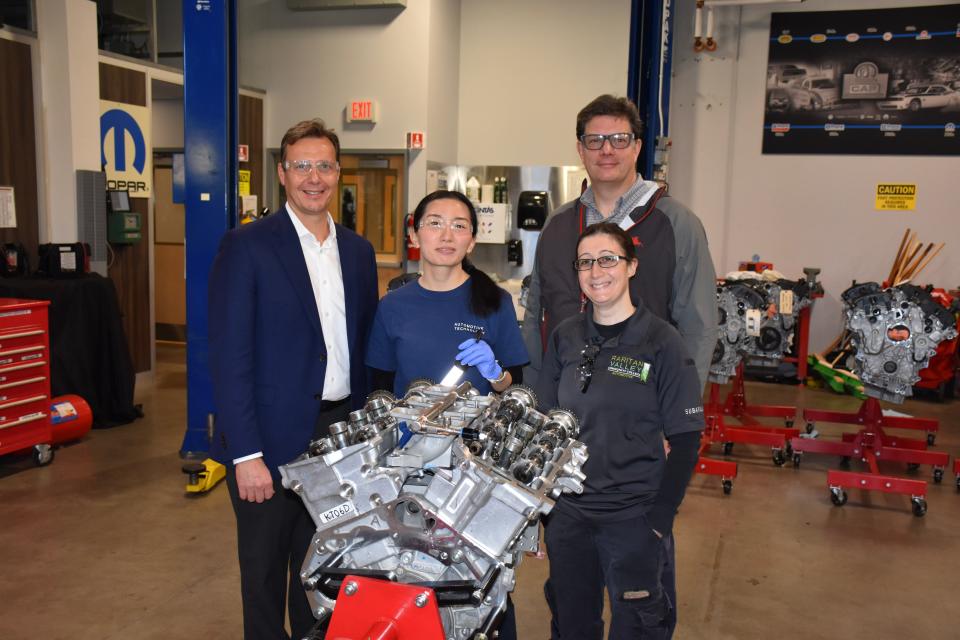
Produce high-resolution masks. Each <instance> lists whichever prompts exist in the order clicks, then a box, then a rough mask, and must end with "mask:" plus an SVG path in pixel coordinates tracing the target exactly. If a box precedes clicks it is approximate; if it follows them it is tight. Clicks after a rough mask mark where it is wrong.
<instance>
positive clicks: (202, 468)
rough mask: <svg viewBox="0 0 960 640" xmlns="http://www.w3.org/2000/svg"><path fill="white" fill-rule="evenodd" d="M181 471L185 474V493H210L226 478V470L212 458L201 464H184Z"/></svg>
mask: <svg viewBox="0 0 960 640" xmlns="http://www.w3.org/2000/svg"><path fill="white" fill-rule="evenodd" d="M182 470H183V472H184V473H185V474H187V493H204V492H206V491H210V489H213V488H214V487H215V486H217V483H218V482H220V481H221V480H223V479H224V478H226V477H227V468H226V467H225V466H223V465H222V464H220V463H219V462H217V461H216V460H214V459H212V458H207V459H206V460H204V461H203V462H186V463H184V465H183V467H182Z"/></svg>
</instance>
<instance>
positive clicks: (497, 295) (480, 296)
mask: <svg viewBox="0 0 960 640" xmlns="http://www.w3.org/2000/svg"><path fill="white" fill-rule="evenodd" d="M462 266H463V270H464V271H466V272H467V275H469V276H470V311H473V312H474V313H475V314H477V315H478V316H480V317H485V316H489V315H490V314H492V313H495V312H497V311H499V310H500V303H502V302H503V293H502V292H501V289H500V287H498V286H497V283H495V282H494V281H493V280H492V279H491V278H490V276H488V275H487V274H486V273H485V272H483V271H481V270H480V269H478V268H477V267H476V265H474V264H473V263H472V262H470V260H469V258H464V259H463V263H462Z"/></svg>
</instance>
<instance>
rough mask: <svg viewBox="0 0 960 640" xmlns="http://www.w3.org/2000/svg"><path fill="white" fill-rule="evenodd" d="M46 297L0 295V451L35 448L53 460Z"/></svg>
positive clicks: (41, 457) (37, 458) (38, 457)
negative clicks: (38, 298)
mask: <svg viewBox="0 0 960 640" xmlns="http://www.w3.org/2000/svg"><path fill="white" fill-rule="evenodd" d="M49 305H50V302H49V301H47V300H20V299H16V298H0V455H2V454H5V453H11V452H14V451H21V450H23V449H29V448H31V447H33V449H34V462H36V463H37V464H39V465H44V464H47V463H49V462H50V461H51V460H53V449H52V448H51V444H52V442H53V436H52V433H51V427H50V420H49V419H48V415H49V412H50V340H49V325H48V322H47V307H48V306H49Z"/></svg>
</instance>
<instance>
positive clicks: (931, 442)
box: [927, 433, 937, 447]
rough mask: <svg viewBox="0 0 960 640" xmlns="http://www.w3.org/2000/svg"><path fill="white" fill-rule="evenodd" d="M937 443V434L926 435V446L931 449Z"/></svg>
mask: <svg viewBox="0 0 960 640" xmlns="http://www.w3.org/2000/svg"><path fill="white" fill-rule="evenodd" d="M936 441H937V434H935V433H928V434H927V446H928V447H932V446H933V445H934V444H935V443H936Z"/></svg>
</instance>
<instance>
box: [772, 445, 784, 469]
mask: <svg viewBox="0 0 960 640" xmlns="http://www.w3.org/2000/svg"><path fill="white" fill-rule="evenodd" d="M786 461H787V456H785V455H784V453H783V449H774V450H773V464H775V465H777V466H778V467H782V466H783V463H784V462H786Z"/></svg>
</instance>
